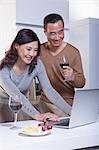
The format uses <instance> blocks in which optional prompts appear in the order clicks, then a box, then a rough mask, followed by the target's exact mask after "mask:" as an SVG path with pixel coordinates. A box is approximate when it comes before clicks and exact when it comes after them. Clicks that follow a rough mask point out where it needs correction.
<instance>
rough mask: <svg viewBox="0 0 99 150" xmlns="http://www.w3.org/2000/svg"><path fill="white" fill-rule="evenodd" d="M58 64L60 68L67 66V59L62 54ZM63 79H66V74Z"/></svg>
mask: <svg viewBox="0 0 99 150" xmlns="http://www.w3.org/2000/svg"><path fill="white" fill-rule="evenodd" d="M60 66H61V68H62V69H66V67H67V66H69V61H68V58H67V57H66V56H62V58H61V61H60ZM65 81H68V76H65Z"/></svg>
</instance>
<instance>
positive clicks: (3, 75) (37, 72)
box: [0, 29, 71, 121]
mask: <svg viewBox="0 0 99 150" xmlns="http://www.w3.org/2000/svg"><path fill="white" fill-rule="evenodd" d="M39 52H40V42H39V39H38V37H37V35H36V34H35V33H34V32H33V31H32V30H30V29H22V30H20V31H19V32H18V33H17V35H16V37H15V39H14V41H13V42H12V45H11V47H10V50H9V51H7V52H6V56H5V58H4V59H3V60H2V61H1V64H0V105H1V106H0V111H1V112H0V114H1V120H4V121H9V120H11V119H10V118H11V116H10V115H8V114H9V113H7V110H8V111H9V108H8V105H7V104H8V100H9V96H13V95H18V96H20V97H21V100H22V103H23V109H22V111H23V112H25V113H26V114H28V115H29V116H30V117H32V118H34V119H36V120H44V119H45V118H51V119H52V120H57V119H58V116H56V115H54V114H52V113H44V114H40V113H39V112H38V111H37V110H36V109H35V108H34V107H33V106H32V104H31V103H30V101H29V99H28V98H27V93H28V90H29V87H30V85H31V83H32V80H33V78H34V77H35V76H37V77H38V79H39V81H40V84H41V87H42V89H43V91H44V92H45V94H46V96H47V97H48V98H49V99H50V101H52V102H53V103H54V104H55V105H57V106H58V107H59V108H60V109H62V110H63V111H65V112H68V111H69V110H70V109H71V107H70V106H68V105H67V104H66V103H65V101H64V100H63V99H62V97H61V96H60V95H59V94H58V93H57V92H56V91H55V90H54V89H53V88H52V86H51V84H50V82H49V80H48V77H47V75H46V71H45V68H44V65H43V63H42V61H41V60H40V58H39ZM10 114H11V113H10ZM6 116H7V117H6ZM4 117H5V118H6V119H5V118H4Z"/></svg>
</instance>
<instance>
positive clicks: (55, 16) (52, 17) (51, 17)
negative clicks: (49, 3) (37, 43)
mask: <svg viewBox="0 0 99 150" xmlns="http://www.w3.org/2000/svg"><path fill="white" fill-rule="evenodd" d="M59 20H61V21H62V23H63V27H64V20H63V18H62V16H60V15H59V14H49V15H47V16H46V17H45V18H44V21H43V24H44V29H46V28H47V24H48V23H56V22H58V21H59Z"/></svg>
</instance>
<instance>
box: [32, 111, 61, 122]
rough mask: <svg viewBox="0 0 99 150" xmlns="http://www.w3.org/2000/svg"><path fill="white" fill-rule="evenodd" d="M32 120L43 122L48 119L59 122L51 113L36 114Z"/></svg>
mask: <svg viewBox="0 0 99 150" xmlns="http://www.w3.org/2000/svg"><path fill="white" fill-rule="evenodd" d="M34 119H35V120H38V121H45V120H46V119H50V120H52V121H59V117H58V116H57V115H55V114H53V113H50V112H48V113H43V114H36V115H35V116H34Z"/></svg>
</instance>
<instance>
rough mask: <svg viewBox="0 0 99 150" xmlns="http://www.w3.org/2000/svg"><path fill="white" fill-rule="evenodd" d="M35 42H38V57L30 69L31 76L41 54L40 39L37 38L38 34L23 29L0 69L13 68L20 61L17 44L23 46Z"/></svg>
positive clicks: (0, 64)
mask: <svg viewBox="0 0 99 150" xmlns="http://www.w3.org/2000/svg"><path fill="white" fill-rule="evenodd" d="M33 41H37V42H38V52H37V55H36V57H35V58H34V59H33V60H32V62H31V63H30V68H29V74H30V73H31V72H32V71H33V69H34V68H35V65H36V64H37V56H38V55H39V53H40V41H39V38H38V37H37V35H36V33H35V32H33V31H32V30H31V29H21V30H20V31H19V32H18V33H17V35H16V37H15V39H14V41H13V42H12V44H11V47H10V49H9V50H8V51H7V52H6V54H5V58H4V59H3V60H2V61H1V63H0V69H2V68H4V67H5V66H9V65H10V66H13V65H14V64H15V63H16V61H17V59H18V53H17V50H16V48H15V44H19V45H22V44H26V43H30V42H33Z"/></svg>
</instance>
